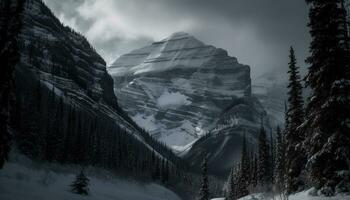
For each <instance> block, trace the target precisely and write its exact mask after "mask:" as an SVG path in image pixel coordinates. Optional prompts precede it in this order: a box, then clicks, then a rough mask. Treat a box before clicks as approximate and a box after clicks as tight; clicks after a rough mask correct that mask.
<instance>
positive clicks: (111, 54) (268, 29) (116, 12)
mask: <svg viewBox="0 0 350 200" xmlns="http://www.w3.org/2000/svg"><path fill="white" fill-rule="evenodd" d="M45 2H46V3H47V5H48V6H49V7H50V8H51V9H52V10H53V12H54V13H55V14H56V16H58V17H59V19H60V20H61V21H62V22H63V23H65V24H67V25H69V26H71V27H73V28H74V29H76V30H77V31H79V32H81V33H83V34H84V35H85V36H86V37H87V38H88V40H89V41H90V42H91V43H92V44H93V45H94V46H95V48H96V49H97V51H98V52H99V53H100V54H101V55H102V56H103V57H104V58H105V59H106V61H107V63H111V62H112V61H114V60H115V59H116V58H117V57H118V56H120V55H121V54H124V53H127V52H129V51H131V50H133V49H135V48H139V47H142V46H145V45H147V44H149V43H151V42H152V41H157V40H161V39H163V38H165V37H167V36H169V35H171V34H172V33H173V32H177V31H185V32H188V33H190V34H193V35H194V36H196V37H198V38H199V39H200V40H202V41H203V42H205V43H207V44H211V45H214V46H217V47H220V48H224V49H226V50H228V52H229V54H230V55H232V56H235V57H237V58H238V60H239V61H240V62H241V63H244V64H248V65H250V66H251V68H252V76H253V77H256V76H259V75H261V74H263V73H266V72H268V71H271V70H273V69H275V68H286V66H287V63H288V50H289V46H290V45H294V46H295V49H296V51H297V57H298V58H299V61H300V65H303V66H304V62H303V61H304V59H305V57H306V56H307V54H308V43H309V37H308V32H307V28H306V24H307V7H306V4H305V3H304V0H293V1H291V0H279V1H276V0H264V1H258V0H255V1H254V0H240V1H238V0H232V1H228V0H216V1H213V0H176V1H174V0H147V1H144V0H65V1H56V0H45ZM280 71H282V72H283V71H285V70H280Z"/></svg>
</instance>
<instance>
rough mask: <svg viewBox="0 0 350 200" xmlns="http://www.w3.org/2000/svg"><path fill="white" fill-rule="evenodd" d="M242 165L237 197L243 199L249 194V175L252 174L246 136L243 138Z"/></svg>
mask: <svg viewBox="0 0 350 200" xmlns="http://www.w3.org/2000/svg"><path fill="white" fill-rule="evenodd" d="M241 154H242V155H241V165H240V169H239V170H240V173H239V175H240V176H239V178H238V183H239V185H238V188H236V189H237V194H238V195H237V197H238V198H240V197H243V196H246V195H248V194H249V191H248V186H249V174H250V161H249V156H248V151H247V141H246V136H245V135H244V137H243V142H242V152H241Z"/></svg>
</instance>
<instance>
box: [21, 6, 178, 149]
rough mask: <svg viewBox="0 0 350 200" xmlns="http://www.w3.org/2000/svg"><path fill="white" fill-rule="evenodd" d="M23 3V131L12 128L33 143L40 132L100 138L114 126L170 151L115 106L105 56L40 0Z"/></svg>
mask: <svg viewBox="0 0 350 200" xmlns="http://www.w3.org/2000/svg"><path fill="white" fill-rule="evenodd" d="M24 2H25V3H24V10H23V12H22V14H21V22H22V28H21V31H20V33H19V36H18V46H19V53H20V62H19V63H18V64H17V65H16V68H15V82H16V90H17V91H16V94H17V96H18V101H17V104H18V111H17V112H18V117H17V118H18V119H16V121H18V122H17V123H18V125H17V127H20V128H19V129H21V128H22V127H24V129H27V130H20V131H18V132H19V133H21V134H23V135H24V136H25V137H27V136H26V134H27V132H28V135H29V134H33V135H37V136H38V138H37V139H35V138H34V141H35V142H36V141H39V140H40V138H39V137H46V136H43V135H40V134H42V133H43V134H48V135H49V134H53V133H52V132H54V133H55V134H56V135H57V136H58V137H60V138H65V137H67V135H69V134H72V132H74V131H75V132H83V133H84V135H87V134H91V132H92V133H94V134H95V133H96V134H98V137H99V138H100V139H101V138H110V137H111V136H112V135H113V134H114V133H111V131H110V130H108V129H109V128H111V127H118V128H117V129H118V130H123V131H124V130H125V131H126V133H129V136H130V137H135V138H136V139H137V140H138V141H141V142H142V143H143V144H144V145H145V146H146V148H148V149H150V150H154V148H155V147H157V148H158V150H156V151H158V152H160V151H162V153H163V152H166V153H167V154H169V155H172V154H171V153H169V152H170V151H167V150H166V149H165V147H164V146H160V145H159V144H158V143H156V142H154V141H153V140H152V139H150V138H149V137H148V135H147V133H145V132H143V131H141V129H140V128H139V127H138V126H137V125H136V124H135V123H134V122H133V121H132V120H131V119H130V118H129V117H128V116H127V115H126V113H125V112H124V111H123V110H122V109H121V108H120V107H119V106H118V103H117V98H116V96H115V94H114V91H113V79H112V78H111V76H110V75H109V74H108V73H107V70H106V64H105V61H104V60H103V59H102V58H101V56H99V55H98V54H97V53H96V51H95V50H94V48H93V47H92V46H91V45H90V44H89V43H88V41H87V40H86V39H85V38H84V36H82V35H80V34H78V33H77V32H75V31H74V30H72V29H71V28H69V27H66V26H64V25H63V24H61V22H60V21H59V20H58V19H57V18H56V17H55V16H54V15H53V13H52V12H51V11H50V9H49V8H47V7H46V5H45V4H44V3H43V2H42V1H41V0H26V1H24ZM56 113H60V117H58V116H57V114H56ZM72 113H73V114H72ZM51 118H52V119H51ZM39 119H40V120H45V121H40V120H39ZM58 121H59V122H58ZM101 122H102V123H101ZM58 124H60V125H58ZM93 126H94V127H93ZM82 127H84V128H82ZM91 127H92V128H91ZM96 127H101V128H99V129H98V128H96ZM28 129H30V130H28ZM50 129H55V130H50ZM78 129H80V130H84V131H76V130H78ZM97 129H98V130H97ZM79 134H80V133H79ZM21 136H22V135H21ZM85 137H87V136H85ZM84 139H86V138H84ZM90 139H91V138H89V141H90ZM82 140H83V139H82ZM33 148H34V149H38V147H33ZM52 148H53V147H52ZM106 148H107V147H106ZM163 155H165V154H164V153H163Z"/></svg>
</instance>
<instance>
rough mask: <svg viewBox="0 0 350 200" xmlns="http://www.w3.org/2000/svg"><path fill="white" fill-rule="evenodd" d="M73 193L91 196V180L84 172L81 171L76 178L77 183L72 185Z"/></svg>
mask: <svg viewBox="0 0 350 200" xmlns="http://www.w3.org/2000/svg"><path fill="white" fill-rule="evenodd" d="M71 188H72V189H71V190H72V192H73V193H76V194H80V195H89V179H88V178H87V177H86V176H85V174H84V171H83V170H81V171H80V173H79V174H78V175H77V176H76V178H75V181H74V182H73V183H72V185H71Z"/></svg>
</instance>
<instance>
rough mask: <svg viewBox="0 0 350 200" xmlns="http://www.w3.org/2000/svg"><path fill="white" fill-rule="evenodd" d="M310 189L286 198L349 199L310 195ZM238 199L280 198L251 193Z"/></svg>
mask: <svg viewBox="0 0 350 200" xmlns="http://www.w3.org/2000/svg"><path fill="white" fill-rule="evenodd" d="M310 191H311V190H307V191H304V192H300V193H296V194H294V195H291V196H289V198H288V200H350V195H347V196H344V195H337V196H334V197H324V196H311V195H310V194H309V193H310ZM212 200H225V198H214V199H212ZM239 200H280V198H279V197H275V198H273V197H272V196H266V195H263V194H252V195H248V196H245V197H242V198H240V199H239Z"/></svg>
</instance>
